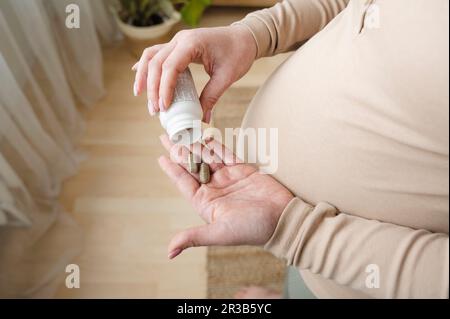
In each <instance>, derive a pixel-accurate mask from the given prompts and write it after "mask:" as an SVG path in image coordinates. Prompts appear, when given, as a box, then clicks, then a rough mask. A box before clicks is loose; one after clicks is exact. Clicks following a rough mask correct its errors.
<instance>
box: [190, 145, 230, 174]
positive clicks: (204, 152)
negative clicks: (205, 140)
mask: <svg viewBox="0 0 450 319" xmlns="http://www.w3.org/2000/svg"><path fill="white" fill-rule="evenodd" d="M190 150H191V152H192V153H193V154H195V155H196V156H197V157H198V158H201V159H202V161H203V162H204V163H206V164H208V165H209V168H210V170H211V172H212V173H215V172H217V171H218V170H220V169H221V168H222V167H223V166H224V165H223V162H222V160H221V159H220V157H219V156H217V155H216V154H215V153H214V151H213V150H211V149H209V148H208V147H205V146H204V145H202V144H200V143H195V144H193V145H191V147H190Z"/></svg>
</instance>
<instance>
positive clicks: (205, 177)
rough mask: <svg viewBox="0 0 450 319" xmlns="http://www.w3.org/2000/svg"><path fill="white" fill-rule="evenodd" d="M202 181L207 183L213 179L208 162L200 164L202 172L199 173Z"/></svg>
mask: <svg viewBox="0 0 450 319" xmlns="http://www.w3.org/2000/svg"><path fill="white" fill-rule="evenodd" d="M199 179H200V183H202V184H207V183H209V181H210V179H211V174H210V171H209V165H208V164H206V163H202V164H201V165H200V173H199Z"/></svg>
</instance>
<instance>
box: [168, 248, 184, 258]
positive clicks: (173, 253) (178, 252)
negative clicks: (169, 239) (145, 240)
mask: <svg viewBox="0 0 450 319" xmlns="http://www.w3.org/2000/svg"><path fill="white" fill-rule="evenodd" d="M180 253H181V249H180V248H177V249H175V250H172V251H171V252H170V253H169V255H168V256H167V257H169V259H172V258H174V257H176V256H177V255H179V254H180Z"/></svg>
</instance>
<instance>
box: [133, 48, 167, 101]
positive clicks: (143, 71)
mask: <svg viewBox="0 0 450 319" xmlns="http://www.w3.org/2000/svg"><path fill="white" fill-rule="evenodd" d="M160 49H161V45H154V46H152V47H150V48H147V49H145V50H144V52H143V53H142V56H141V58H140V59H139V62H138V63H136V64H135V65H134V66H133V68H132V69H134V70H136V76H135V80H134V85H133V91H134V95H135V96H137V95H139V94H141V92H142V90H143V89H144V88H145V85H146V81H147V72H148V61H149V60H151V59H152V58H153V56H154V55H155V54H156V53H157V52H158V51H159V50H160Z"/></svg>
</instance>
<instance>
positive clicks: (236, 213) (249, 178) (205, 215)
mask: <svg viewBox="0 0 450 319" xmlns="http://www.w3.org/2000/svg"><path fill="white" fill-rule="evenodd" d="M161 141H162V144H163V145H164V147H165V148H166V149H167V150H169V151H170V152H171V159H172V160H171V159H169V158H168V157H166V156H162V157H160V159H159V164H160V166H161V168H162V169H163V170H164V172H165V173H166V174H167V175H168V176H169V177H170V178H171V179H172V181H173V182H174V183H175V184H176V186H177V187H178V189H179V190H180V191H181V192H182V193H183V195H184V196H185V197H186V198H187V199H188V200H189V201H190V202H191V203H192V205H193V207H194V209H195V210H196V211H197V212H198V213H199V214H200V216H201V217H202V219H203V220H204V221H205V222H206V223H207V224H206V225H202V226H197V227H194V228H191V229H187V230H184V231H182V232H180V233H178V234H177V235H176V236H175V237H174V238H173V239H172V241H171V243H170V245H169V258H174V257H175V256H177V255H178V254H180V253H181V252H182V251H183V250H184V249H186V248H189V247H195V246H211V245H263V244H265V243H266V242H267V241H268V240H269V239H270V237H271V235H272V234H273V232H274V230H275V227H276V225H277V222H278V219H279V218H280V215H281V213H282V212H283V209H284V208H285V207H286V205H287V204H288V203H289V201H290V200H291V199H292V198H293V195H292V194H291V193H290V192H289V190H288V189H286V188H285V187H284V186H283V185H281V184H280V183H279V182H278V181H276V180H275V179H274V178H273V177H271V176H269V175H266V174H262V173H260V172H259V171H258V169H257V168H255V167H254V166H251V165H248V164H244V163H241V162H240V161H238V160H237V159H236V157H235V156H234V154H232V152H231V151H229V150H228V149H226V148H225V147H223V146H222V145H221V144H220V143H218V142H216V141H214V140H212V141H210V142H209V143H208V152H206V153H205V151H203V152H202V160H203V161H205V162H207V163H208V164H209V165H210V168H211V173H212V175H211V181H210V182H209V183H208V184H200V183H199V182H198V176H197V175H196V174H190V173H189V172H188V171H187V170H186V169H185V168H184V167H183V166H184V164H183V163H186V158H187V156H188V154H189V150H188V149H186V148H183V147H181V146H177V145H173V144H172V143H171V142H170V141H169V139H168V138H167V136H165V135H164V136H162V137H161ZM192 151H193V152H194V153H196V151H195V149H193V150H192ZM199 152H201V150H200V151H199Z"/></svg>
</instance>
